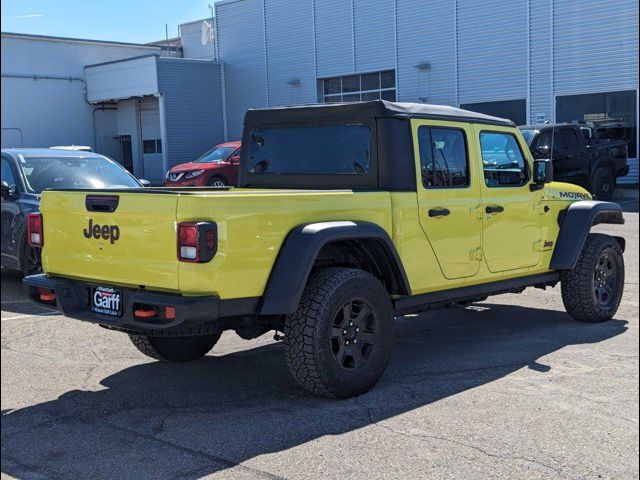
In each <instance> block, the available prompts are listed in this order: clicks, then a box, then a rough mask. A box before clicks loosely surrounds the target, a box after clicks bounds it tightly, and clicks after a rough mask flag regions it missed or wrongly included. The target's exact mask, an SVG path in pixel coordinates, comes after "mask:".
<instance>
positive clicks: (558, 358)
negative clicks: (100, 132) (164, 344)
mask: <svg viewBox="0 0 640 480" xmlns="http://www.w3.org/2000/svg"><path fill="white" fill-rule="evenodd" d="M625 206H626V209H627V210H629V211H634V212H637V199H636V200H630V201H627V202H626V203H625ZM626 219H627V223H626V225H624V226H601V227H599V230H600V231H607V232H616V234H621V235H623V236H625V237H626V238H627V251H626V254H625V260H626V268H627V277H626V278H627V281H626V287H625V293H624V298H623V302H622V305H621V307H620V310H619V311H618V314H617V316H616V318H615V319H614V320H612V321H610V322H607V323H604V324H595V325H589V324H580V323H577V322H574V321H572V320H570V319H569V318H568V317H567V315H566V314H565V313H564V310H563V307H562V301H561V298H560V291H559V288H555V289H551V290H547V291H546V292H543V291H540V290H535V289H530V290H527V291H526V292H525V293H523V294H521V295H502V296H497V297H492V298H490V299H489V300H487V301H486V302H483V303H478V304H475V305H472V306H469V307H467V308H454V309H447V310H439V311H434V312H430V313H427V314H423V315H420V316H410V317H403V318H401V319H399V320H398V328H397V337H396V342H395V351H394V356H393V359H392V361H391V364H390V365H389V368H388V369H387V371H386V373H385V375H384V376H383V378H382V380H381V382H380V383H379V384H378V386H377V387H376V388H375V389H374V390H373V391H371V392H370V393H368V394H366V395H363V396H361V397H359V398H355V399H350V400H344V401H330V400H323V399H318V398H314V397H312V396H309V395H307V394H305V393H304V392H302V391H301V390H300V389H299V388H298V387H297V386H296V385H295V384H294V382H293V380H292V379H291V378H290V377H289V374H288V372H287V369H286V365H285V362H284V357H283V354H282V346H281V345H280V344H278V343H277V342H275V341H273V340H272V338H271V336H270V335H265V336H263V337H260V338H259V339H257V340H253V341H245V340H241V339H240V338H239V337H237V336H236V335H235V334H233V333H229V332H227V333H225V334H224V335H223V337H222V340H221V341H220V343H219V344H218V345H217V346H216V348H215V349H214V350H213V352H212V353H210V354H209V355H208V356H207V357H205V358H204V359H202V360H200V361H197V362H194V363H191V364H181V365H176V364H163V363H159V362H155V361H152V360H150V359H148V358H146V357H144V356H142V355H141V354H140V353H139V352H138V351H137V350H136V349H135V348H134V347H133V346H132V345H130V343H129V340H128V338H127V337H126V336H125V335H123V334H120V333H116V332H110V331H107V330H104V329H102V328H100V327H97V326H93V325H88V324H83V323H80V322H76V321H72V320H68V319H65V318H64V317H61V316H59V315H55V314H52V313H51V312H49V311H47V310H45V309H43V308H39V307H36V306H33V305H31V304H29V303H28V302H27V301H25V300H24V298H23V297H22V295H21V292H20V282H19V277H18V276H16V275H14V274H12V273H9V272H5V271H3V272H2V322H1V326H2V478H25V479H27V478H28V479H41V478H42V479H44V478H64V479H67V478H81V479H89V478H113V479H143V478H153V479H196V478H287V479H289V478H291V479H294V478H336V479H337V478H340V479H344V478H354V479H356V478H357V479H363V478H366V479H370V478H394V479H395V478H402V479H405V478H406V479H410V478H411V479H412V478H416V479H417V478H426V479H440V478H443V479H444V478H454V479H459V478H464V479H470V478H478V479H486V478H505V479H513V478H615V479H626V478H628V479H633V478H638V213H626Z"/></svg>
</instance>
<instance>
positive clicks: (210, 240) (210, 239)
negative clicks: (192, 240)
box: [205, 229, 216, 250]
mask: <svg viewBox="0 0 640 480" xmlns="http://www.w3.org/2000/svg"><path fill="white" fill-rule="evenodd" d="M205 240H206V243H207V249H209V250H213V249H214V248H215V246H216V232H214V231H213V230H211V229H209V230H207V232H206V233H205Z"/></svg>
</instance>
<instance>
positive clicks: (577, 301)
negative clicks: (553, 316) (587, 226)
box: [561, 233, 624, 323]
mask: <svg viewBox="0 0 640 480" xmlns="http://www.w3.org/2000/svg"><path fill="white" fill-rule="evenodd" d="M603 258H607V260H606V261H607V262H611V264H612V267H613V268H615V278H614V279H611V280H610V281H608V282H607V284H608V285H611V290H612V293H611V294H610V298H609V301H608V302H607V303H606V304H605V305H603V304H602V303H601V302H599V301H598V297H597V295H596V291H595V290H596V288H597V287H598V269H599V268H601V267H602V265H600V262H601V261H602V259H603ZM561 285H562V286H561V290H562V301H563V302H564V307H565V309H566V310H567V313H568V314H569V315H570V316H571V318H573V319H574V320H578V321H580V322H589V323H597V322H605V321H607V320H611V319H612V318H613V316H614V315H615V314H616V312H617V311H618V306H619V305H620V300H621V298H622V292H623V290H624V259H623V257H622V248H621V247H620V244H619V243H618V241H617V240H616V239H615V238H613V237H610V236H609V235H603V234H600V233H591V234H589V236H588V237H587V240H586V242H585V244H584V247H583V248H582V252H580V256H579V257H578V263H577V264H576V268H575V269H574V270H571V271H566V272H563V273H562V274H561Z"/></svg>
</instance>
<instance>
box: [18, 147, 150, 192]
mask: <svg viewBox="0 0 640 480" xmlns="http://www.w3.org/2000/svg"><path fill="white" fill-rule="evenodd" d="M19 159H20V168H22V171H23V172H24V176H25V178H26V180H27V185H28V186H29V188H30V190H32V191H33V192H35V193H40V192H42V191H43V190H45V189H47V188H57V189H61V188H64V189H85V188H87V189H88V188H136V187H139V186H140V184H139V183H138V181H137V180H136V179H135V178H134V177H133V176H131V174H129V172H127V171H126V170H125V169H124V168H123V167H122V166H121V165H120V164H118V163H116V162H114V161H113V160H109V159H108V158H105V157H31V156H24V155H20V156H19Z"/></svg>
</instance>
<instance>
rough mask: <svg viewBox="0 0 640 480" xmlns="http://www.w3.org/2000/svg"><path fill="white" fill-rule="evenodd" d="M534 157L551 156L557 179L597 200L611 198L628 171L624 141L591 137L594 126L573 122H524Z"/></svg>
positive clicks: (626, 150)
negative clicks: (584, 189) (538, 123)
mask: <svg viewBox="0 0 640 480" xmlns="http://www.w3.org/2000/svg"><path fill="white" fill-rule="evenodd" d="M518 128H519V129H520V130H521V131H522V135H523V136H524V138H525V140H526V141H527V144H528V145H529V148H530V149H531V153H532V154H533V157H534V158H536V159H539V158H540V159H541V158H552V159H553V171H554V179H555V180H557V181H559V182H568V183H574V184H576V185H580V186H581V187H584V188H586V189H587V190H589V191H590V192H591V193H592V194H593V195H594V197H595V198H597V199H598V200H610V199H611V197H612V196H613V191H614V189H615V187H616V179H617V178H618V177H624V176H625V175H626V174H627V173H629V166H628V164H627V157H628V146H627V142H626V141H625V140H603V139H595V138H592V129H590V128H586V127H581V126H580V125H571V124H556V125H552V124H544V125H525V126H520V127H518Z"/></svg>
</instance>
